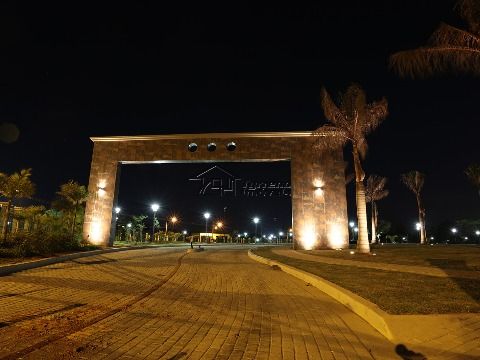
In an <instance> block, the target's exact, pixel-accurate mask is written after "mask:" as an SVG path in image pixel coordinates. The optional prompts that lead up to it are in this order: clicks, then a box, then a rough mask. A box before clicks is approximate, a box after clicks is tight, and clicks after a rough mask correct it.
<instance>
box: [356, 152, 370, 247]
mask: <svg viewBox="0 0 480 360" xmlns="http://www.w3.org/2000/svg"><path fill="white" fill-rule="evenodd" d="M352 153H353V163H354V167H355V190H356V200H357V220H358V239H357V251H358V252H359V253H365V254H368V253H369V252H370V243H369V242H368V223H367V202H366V200H365V186H364V185H363V179H364V178H365V173H364V172H363V169H362V164H361V162H360V156H359V154H358V150H357V147H356V146H355V145H354V146H353V151H352Z"/></svg>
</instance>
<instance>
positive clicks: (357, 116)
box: [314, 84, 388, 253]
mask: <svg viewBox="0 0 480 360" xmlns="http://www.w3.org/2000/svg"><path fill="white" fill-rule="evenodd" d="M321 100H322V108H323V112H324V114H325V117H326V118H327V120H328V121H329V122H330V124H326V125H323V126H321V127H320V128H318V129H317V130H316V131H315V132H314V135H316V136H317V141H316V143H315V146H316V147H317V148H318V149H322V148H323V149H325V148H330V149H333V148H336V149H337V148H338V147H339V146H344V145H345V144H346V143H350V144H351V145H352V155H353V164H354V169H355V189H356V203H357V204H356V205H357V220H358V228H359V231H358V240H357V251H358V252H360V253H369V252H370V244H369V242H368V229H367V205H366V202H365V187H364V184H363V179H364V178H365V173H364V171H363V168H362V162H361V159H363V158H365V155H366V153H367V140H366V136H367V135H368V134H369V133H370V132H372V131H373V130H375V129H376V128H377V127H378V126H379V125H380V123H381V122H382V120H383V119H385V118H386V117H387V114H388V103H387V100H386V99H385V98H383V99H382V100H380V101H378V102H373V103H370V104H367V99H366V95H365V91H364V90H363V89H362V88H361V87H360V85H357V84H352V85H350V86H349V87H348V89H347V90H346V91H345V93H343V94H342V95H341V96H340V101H339V102H338V105H337V104H335V102H334V101H333V100H332V98H331V97H330V95H329V94H328V92H327V90H326V89H325V88H322V92H321Z"/></svg>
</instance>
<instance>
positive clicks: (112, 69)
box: [0, 1, 480, 229]
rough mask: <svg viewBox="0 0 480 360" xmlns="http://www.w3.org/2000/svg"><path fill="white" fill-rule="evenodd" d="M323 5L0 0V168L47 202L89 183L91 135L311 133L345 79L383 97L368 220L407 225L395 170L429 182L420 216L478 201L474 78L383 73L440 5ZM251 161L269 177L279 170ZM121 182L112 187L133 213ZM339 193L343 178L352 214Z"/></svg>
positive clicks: (157, 185) (460, 213) (437, 216)
mask: <svg viewBox="0 0 480 360" xmlns="http://www.w3.org/2000/svg"><path fill="white" fill-rule="evenodd" d="M323 3H324V2H319V1H315V2H314V1H311V2H308V1H307V2H301V1H299V2H290V3H288V4H286V5H279V4H276V5H259V4H258V2H256V3H254V4H253V5H249V4H248V3H247V2H236V3H232V2H225V4H223V5H218V4H216V5H215V6H213V5H211V6H210V5H206V4H205V2H197V3H196V4H188V3H182V2H175V4H176V5H172V4H170V5H168V7H166V6H159V5H158V4H157V5H156V6H153V5H144V4H142V3H141V2H139V1H135V2H133V1H132V2H130V3H129V4H128V5H121V4H120V3H116V4H115V5H112V6H110V5H109V6H107V5H102V4H100V2H95V3H92V4H89V3H88V2H78V3H77V6H73V5H72V3H71V2H59V3H57V4H51V3H50V4H51V5H48V4H45V3H44V2H37V3H34V4H28V5H27V4H26V3H23V2H19V1H2V4H1V5H0V49H1V50H0V91H1V92H0V123H5V122H7V123H14V124H16V125H17V126H18V128H19V130H20V136H19V138H18V140H17V141H16V142H14V143H11V144H6V143H0V171H2V172H7V173H9V172H13V171H17V170H19V169H21V168H26V167H31V168H33V181H34V182H35V183H36V184H37V187H38V191H37V194H36V198H35V200H36V201H40V202H46V203H48V202H50V200H51V199H52V198H53V196H54V193H55V191H57V189H58V186H59V185H60V184H61V183H62V182H65V181H67V180H68V179H75V180H77V181H79V182H81V183H84V184H86V183H87V181H88V175H89V166H90V160H91V153H92V148H93V144H92V143H91V141H90V140H89V137H90V136H102V135H135V134H169V133H195V132H234V131H289V130H313V129H315V128H317V127H318V126H320V125H322V124H324V123H325V118H324V116H323V113H322V110H321V107H320V97H319V94H320V89H321V87H322V86H325V87H326V88H327V89H328V90H329V91H330V92H331V93H332V94H333V95H335V94H338V92H339V91H341V90H343V89H345V88H346V87H347V86H348V85H349V84H350V83H351V82H358V83H360V84H361V85H362V86H363V87H364V88H365V90H366V92H367V95H368V97H369V100H375V99H379V98H380V97H382V96H386V97H387V99H388V100H389V108H390V115H389V117H388V118H387V119H386V120H385V122H384V124H383V125H381V127H380V128H379V129H378V131H377V132H375V133H374V134H373V135H371V136H370V138H369V145H370V149H369V154H368V156H367V159H366V161H365V163H364V164H365V169H366V172H367V174H370V173H375V174H379V175H383V176H387V177H388V178H389V185H388V187H389V188H390V191H391V194H390V196H389V197H388V198H386V199H384V200H382V201H381V202H380V203H379V210H380V216H381V217H382V218H384V219H387V220H390V221H392V222H394V223H395V224H399V225H403V226H404V227H406V228H409V227H413V225H414V222H415V221H416V217H417V210H416V202H415V198H414V195H413V194H411V193H410V192H409V191H408V190H407V189H406V188H405V187H404V186H403V185H401V183H400V173H402V172H406V171H408V170H413V169H417V170H419V171H422V172H424V173H426V176H427V177H426V183H425V189H424V198H425V206H426V209H427V223H429V224H431V225H435V224H439V223H440V222H442V221H444V220H449V219H450V220H451V219H460V218H475V217H476V218H478V217H479V212H480V211H479V201H478V200H479V199H478V195H477V193H476V191H475V190H474V188H473V187H472V186H471V185H470V183H469V182H468V180H467V178H466V176H465V175H464V173H463V171H464V169H465V168H466V167H467V166H468V165H469V164H470V163H472V162H479V161H480V159H479V150H478V145H477V144H478V140H477V138H478V136H479V133H478V129H479V125H478V98H479V92H480V88H479V86H478V81H479V79H478V78H474V77H473V76H472V77H471V76H465V75H458V74H446V75H441V76H437V77H435V78H430V79H425V80H406V79H400V78H398V77H397V76H396V75H395V74H394V73H393V72H392V71H390V70H389V69H388V56H389V54H391V53H393V52H395V51H397V50H402V49H407V48H412V47H417V46H420V45H423V44H425V43H426V41H427V39H428V37H429V35H430V34H431V33H432V32H433V31H434V30H435V28H436V27H437V26H438V25H439V23H440V22H441V21H444V22H447V23H450V24H453V25H460V26H463V24H462V22H461V20H460V19H458V18H457V17H456V14H455V13H454V11H453V5H454V3H453V1H391V2H388V1H378V2H377V1H369V2H356V5H352V4H349V3H348V2H344V1H336V2H330V3H332V5H325V4H323ZM227 4H228V5H227ZM345 155H346V159H347V160H350V154H349V153H348V152H346V154H345ZM246 166H247V165H246ZM257 166H258V165H252V168H250V170H249V168H248V166H247V167H246V168H243V169H238V171H241V172H248V171H256V169H257ZM265 166H267V169H270V170H271V176H274V177H278V176H280V177H281V176H287V177H288V176H289V175H288V169H286V170H285V169H283V170H282V169H278V168H276V167H275V165H271V167H269V168H268V166H270V165H265ZM137 170H138V173H137V174H136V175H134V176H137V177H138V178H142V177H143V178H145V176H147V175H145V174H150V175H151V176H149V178H150V179H151V186H150V185H149V184H148V182H147V184H146V185H145V186H143V185H142V188H144V189H145V193H148V194H151V195H152V196H156V195H158V198H159V199H158V200H159V201H160V202H162V201H163V202H164V203H165V204H166V207H168V208H169V209H172V211H175V212H178V213H182V212H184V213H185V214H186V213H187V212H188V211H190V212H192V211H193V212H195V211H197V214H198V212H201V211H203V210H204V209H203V207H202V208H200V207H201V206H200V205H198V207H199V208H198V209H192V207H193V205H191V206H190V207H191V208H190V209H189V210H188V211H187V210H186V209H185V208H181V207H180V206H174V205H172V203H175V204H176V203H178V204H187V205H188V201H186V200H185V198H184V197H182V195H181V194H180V195H179V196H178V198H177V197H175V198H174V197H172V196H170V197H168V196H166V195H165V189H167V188H168V186H169V184H168V182H165V183H162V181H165V180H164V179H165V173H166V172H167V170H165V171H163V172H162V171H153V170H151V169H150V170H148V169H146V170H145V171H146V172H145V171H144V172H142V170H141V169H140V167H139V168H138V169H137ZM137 170H136V171H137ZM129 171H131V170H129ZM132 171H133V170H132ZM184 171H185V172H189V173H190V170H188V171H187V170H184ZM195 171H196V169H193V168H192V170H191V173H195ZM127 172H128V171H127ZM127 172H124V173H127ZM125 176H127V175H125ZM125 181H127V180H125ZM132 187H133V186H130V187H123V188H121V196H123V198H124V199H125V201H124V202H125V203H129V202H130V205H125V206H127V207H128V206H130V210H132V209H135V210H134V212H137V211H141V210H137V209H138V208H139V207H141V201H138V199H139V196H140V195H138V194H137V193H135V192H133V191H132V192H131V193H130V194H129V192H128V189H129V188H130V189H131V188H132ZM157 189H161V191H160V190H158V191H157ZM186 193H187V192H186ZM352 194H353V189H352V186H351V185H350V187H349V213H350V214H353V213H354V206H353V204H354V202H353V201H354V199H353V197H352ZM162 196H163V199H161V197H162ZM189 196H191V195H189ZM145 198H146V197H145ZM146 201H147V200H145V202H146ZM139 203H140V205H139ZM287 203H288V202H287ZM135 204H136V205H135ZM227 205H228V204H227ZM219 206H220V205H219ZM235 206H236V205H232V207H233V208H235ZM245 206H246V207H248V206H249V205H248V204H246V205H245ZM255 206H259V205H258V204H253V203H252V207H255ZM262 206H265V207H264V210H262V211H263V212H265V214H266V215H265V217H269V218H272V219H273V218H276V217H280V218H282V219H283V218H285V216H287V217H288V209H287V212H278V213H275V211H273V210H274V209H276V208H279V206H277V205H276V203H275V202H272V203H271V204H270V205H268V204H264V205H262ZM288 206H289V205H288V204H287V207H288ZM281 208H282V211H284V210H283V206H282V207H281ZM253 212H254V210H252V209H250V208H248V209H244V211H243V212H241V213H238V214H235V213H232V214H231V216H232V218H236V219H240V217H241V216H244V217H245V218H247V217H248V216H250V214H251V213H253ZM267 213H268V215H267ZM193 217H194V215H192V219H190V220H188V221H189V222H191V223H194V222H195V220H194V219H193ZM238 221H240V220H238ZM241 221H245V220H241ZM241 221H240V222H241ZM240 225H241V224H240ZM240 225H239V226H240ZM242 226H243V225H242ZM273 227H274V226H273ZM273 227H272V229H273Z"/></svg>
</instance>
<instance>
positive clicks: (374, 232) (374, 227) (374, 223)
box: [372, 201, 377, 244]
mask: <svg viewBox="0 0 480 360" xmlns="http://www.w3.org/2000/svg"><path fill="white" fill-rule="evenodd" d="M376 242H377V204H376V203H375V201H372V244H375V243H376Z"/></svg>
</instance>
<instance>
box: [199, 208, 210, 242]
mask: <svg viewBox="0 0 480 360" xmlns="http://www.w3.org/2000/svg"><path fill="white" fill-rule="evenodd" d="M203 217H204V218H205V236H206V237H207V242H208V239H209V236H208V219H210V213H209V212H206V213H204V214H203ZM200 240H201V239H200Z"/></svg>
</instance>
